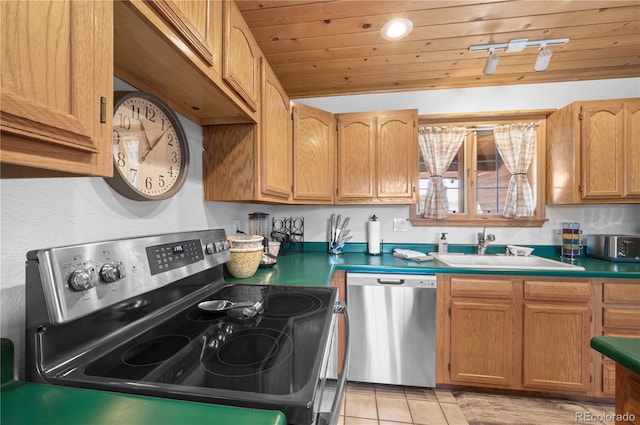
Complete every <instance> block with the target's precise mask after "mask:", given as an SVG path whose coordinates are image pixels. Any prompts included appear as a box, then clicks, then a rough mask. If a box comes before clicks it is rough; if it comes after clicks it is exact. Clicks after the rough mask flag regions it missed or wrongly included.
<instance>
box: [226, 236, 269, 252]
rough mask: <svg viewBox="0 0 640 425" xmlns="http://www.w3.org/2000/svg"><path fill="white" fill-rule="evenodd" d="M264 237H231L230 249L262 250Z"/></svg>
mask: <svg viewBox="0 0 640 425" xmlns="http://www.w3.org/2000/svg"><path fill="white" fill-rule="evenodd" d="M263 239H264V236H260V235H229V236H227V241H229V248H238V249H249V248H262V247H263V245H262V240H263Z"/></svg>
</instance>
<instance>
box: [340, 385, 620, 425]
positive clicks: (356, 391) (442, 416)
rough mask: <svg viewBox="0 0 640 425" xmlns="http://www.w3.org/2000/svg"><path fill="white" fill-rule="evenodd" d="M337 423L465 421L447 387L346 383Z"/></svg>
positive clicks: (443, 424) (457, 424)
mask: <svg viewBox="0 0 640 425" xmlns="http://www.w3.org/2000/svg"><path fill="white" fill-rule="evenodd" d="M496 397H508V396H496ZM582 404H583V405H588V403H582ZM593 407H594V409H596V410H597V411H599V412H602V411H603V410H604V411H606V412H609V413H613V405H602V404H597V405H596V404H595V403H594V404H593ZM591 410H592V411H593V409H591ZM532 423H534V422H532ZM338 424H339V425H403V424H404V425H407V424H413V425H468V422H467V420H466V419H465V417H464V414H463V413H462V410H460V407H459V406H458V403H457V402H456V399H455V397H454V396H453V394H452V393H451V391H448V390H440V389H431V388H416V387H401V386H393V385H377V384H363V383H349V384H347V391H346V394H345V399H344V402H343V403H342V410H341V411H340V421H339V422H338ZM612 424H613V423H612Z"/></svg>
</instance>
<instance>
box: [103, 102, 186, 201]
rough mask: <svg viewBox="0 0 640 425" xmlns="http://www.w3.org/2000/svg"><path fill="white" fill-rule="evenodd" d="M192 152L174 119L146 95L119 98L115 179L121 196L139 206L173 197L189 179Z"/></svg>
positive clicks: (168, 110)
mask: <svg viewBox="0 0 640 425" xmlns="http://www.w3.org/2000/svg"><path fill="white" fill-rule="evenodd" d="M188 167H189V147H188V145H187V138H186V136H185V133H184V130H183V129H182V125H181V124H180V121H178V117H177V116H176V114H175V113H174V112H173V111H172V110H171V108H169V106H167V105H166V104H165V103H164V102H163V101H162V100H160V99H159V98H157V97H156V96H154V95H151V94H149V93H144V92H135V91H134V92H115V93H114V113H113V177H112V178H107V179H105V180H106V181H107V183H108V184H109V185H110V186H111V187H113V188H114V189H115V190H116V191H117V192H118V193H120V194H121V195H123V196H126V197H127V198H130V199H134V200H137V201H156V200H161V199H167V198H169V197H171V196H173V195H175V194H176V193H177V192H178V191H179V190H180V188H181V187H182V185H183V184H184V181H185V178H186V177H187V170H188Z"/></svg>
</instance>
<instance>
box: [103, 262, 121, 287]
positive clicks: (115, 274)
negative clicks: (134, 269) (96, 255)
mask: <svg viewBox="0 0 640 425" xmlns="http://www.w3.org/2000/svg"><path fill="white" fill-rule="evenodd" d="M126 274H127V273H126V271H125V268H124V264H122V263H106V264H105V265H104V266H102V268H101V269H100V278H101V279H102V280H103V281H104V282H106V283H111V282H115V281H116V280H120V279H122V278H123V277H125V276H126Z"/></svg>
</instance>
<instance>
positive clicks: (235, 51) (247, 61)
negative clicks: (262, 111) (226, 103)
mask: <svg viewBox="0 0 640 425" xmlns="http://www.w3.org/2000/svg"><path fill="white" fill-rule="evenodd" d="M223 39H224V64H223V65H224V68H223V74H222V75H223V78H224V80H225V81H226V82H227V83H228V84H229V85H230V86H231V87H232V88H233V89H234V90H235V91H236V92H238V94H239V95H240V96H241V97H242V99H243V100H244V101H245V102H246V103H247V105H249V107H250V108H251V109H253V110H254V111H255V110H257V108H258V102H259V100H260V60H261V58H262V52H261V51H260V48H259V47H258V43H256V41H255V39H254V38H253V34H251V30H250V29H249V27H248V26H247V23H246V22H245V20H244V18H243V17H242V14H241V13H240V10H239V9H238V6H236V3H235V2H234V1H225V2H224V38H223Z"/></svg>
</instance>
